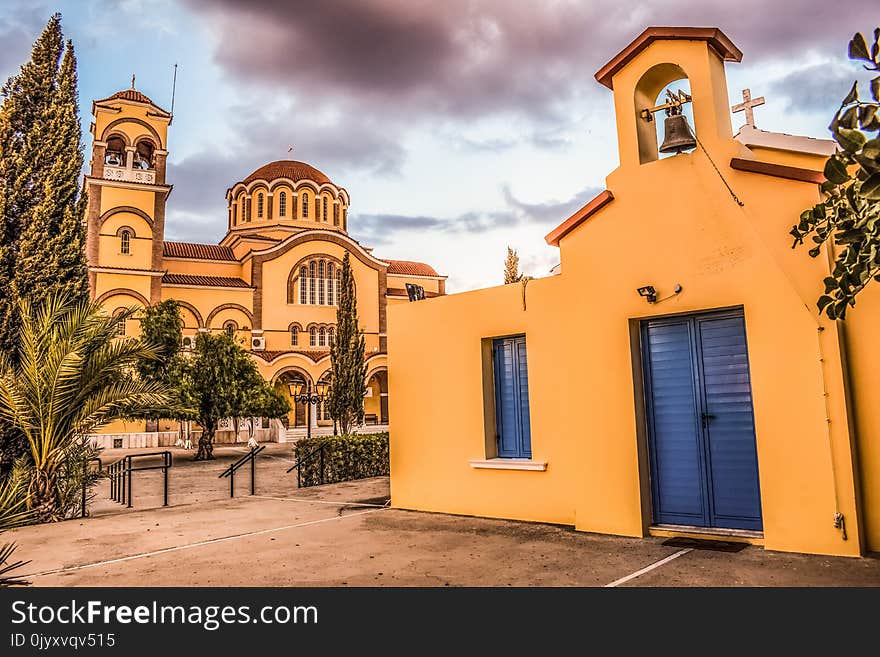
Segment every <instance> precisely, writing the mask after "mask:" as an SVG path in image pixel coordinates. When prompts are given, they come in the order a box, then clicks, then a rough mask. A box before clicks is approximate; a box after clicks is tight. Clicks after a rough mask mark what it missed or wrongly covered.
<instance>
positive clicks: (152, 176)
mask: <svg viewBox="0 0 880 657" xmlns="http://www.w3.org/2000/svg"><path fill="white" fill-rule="evenodd" d="M104 178H105V179H106V180H124V181H127V182H138V183H145V184H147V185H155V184H156V171H155V170H154V169H128V168H126V167H115V166H112V165H109V164H106V165H104Z"/></svg>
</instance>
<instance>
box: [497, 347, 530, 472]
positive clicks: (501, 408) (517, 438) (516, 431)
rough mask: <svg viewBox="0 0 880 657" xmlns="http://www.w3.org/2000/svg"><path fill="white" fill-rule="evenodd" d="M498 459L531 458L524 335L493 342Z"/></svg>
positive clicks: (527, 375) (527, 377) (527, 374)
mask: <svg viewBox="0 0 880 657" xmlns="http://www.w3.org/2000/svg"><path fill="white" fill-rule="evenodd" d="M493 349H494V360H495V363H494V365H495V426H496V432H497V435H498V456H499V457H501V458H531V457H532V433H531V428H530V422H529V373H528V362H527V358H526V338H525V336H523V335H520V336H516V337H511V338H499V339H497V340H494V341H493Z"/></svg>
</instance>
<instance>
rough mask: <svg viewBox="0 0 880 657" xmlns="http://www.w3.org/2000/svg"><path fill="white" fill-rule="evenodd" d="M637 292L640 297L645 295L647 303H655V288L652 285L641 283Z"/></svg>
mask: <svg viewBox="0 0 880 657" xmlns="http://www.w3.org/2000/svg"><path fill="white" fill-rule="evenodd" d="M638 293H639V296H640V297H645V300H646V301H647V302H648V303H655V302H656V301H657V290H655V289H654V286H653V285H643V286H642V287H640V288H639V289H638Z"/></svg>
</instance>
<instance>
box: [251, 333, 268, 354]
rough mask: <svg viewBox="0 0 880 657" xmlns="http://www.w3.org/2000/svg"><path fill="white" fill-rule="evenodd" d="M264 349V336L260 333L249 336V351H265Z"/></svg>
mask: <svg viewBox="0 0 880 657" xmlns="http://www.w3.org/2000/svg"><path fill="white" fill-rule="evenodd" d="M265 350H266V338H264V337H263V336H262V335H260V336H257V335H255V336H254V337H252V338H251V351H265Z"/></svg>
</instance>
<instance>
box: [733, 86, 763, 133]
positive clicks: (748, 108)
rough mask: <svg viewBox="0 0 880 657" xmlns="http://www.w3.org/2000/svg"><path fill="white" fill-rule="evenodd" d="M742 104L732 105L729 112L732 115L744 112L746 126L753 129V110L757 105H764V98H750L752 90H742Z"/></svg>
mask: <svg viewBox="0 0 880 657" xmlns="http://www.w3.org/2000/svg"><path fill="white" fill-rule="evenodd" d="M742 95H743V102H741V103H739V104H738V105H732V106H731V107H730V110H731V111H732V112H734V113H736V112H745V113H746V125H750V126H752V127H753V128H754V127H755V112H754V108H756V107H757V106H758V105H763V104H764V96H761V97H760V98H754V99H753V98H752V90H751V89H743V92H742Z"/></svg>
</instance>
